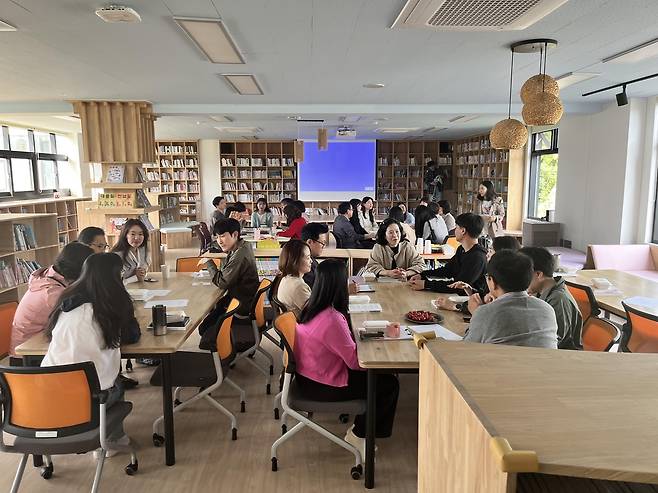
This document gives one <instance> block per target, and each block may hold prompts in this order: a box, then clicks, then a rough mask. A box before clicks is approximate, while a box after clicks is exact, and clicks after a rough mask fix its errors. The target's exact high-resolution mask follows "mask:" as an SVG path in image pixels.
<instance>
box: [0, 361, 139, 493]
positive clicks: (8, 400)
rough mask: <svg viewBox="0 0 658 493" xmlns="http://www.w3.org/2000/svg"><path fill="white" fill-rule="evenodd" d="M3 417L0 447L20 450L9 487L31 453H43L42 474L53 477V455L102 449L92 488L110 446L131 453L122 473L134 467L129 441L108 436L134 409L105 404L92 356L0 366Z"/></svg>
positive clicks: (122, 404)
mask: <svg viewBox="0 0 658 493" xmlns="http://www.w3.org/2000/svg"><path fill="white" fill-rule="evenodd" d="M0 389H2V400H0V404H1V406H2V410H3V413H2V414H3V421H2V428H1V430H0V431H1V432H2V433H1V434H0V436H2V439H1V440H0V450H1V451H3V452H9V453H15V454H22V458H21V461H20V463H19V464H18V470H17V471H16V476H15V478H14V482H13V484H12V487H11V491H12V493H15V492H17V491H18V488H19V486H20V484H21V480H22V478H23V472H24V471H25V465H26V463H27V458H28V456H29V455H34V456H37V455H43V456H44V460H45V464H46V466H45V467H44V469H43V470H42V472H41V476H42V477H43V478H44V479H50V478H51V477H52V474H53V471H54V466H53V463H52V460H51V456H52V455H67V454H84V453H86V452H91V451H93V450H96V449H99V448H100V449H101V451H102V453H101V454H100V455H99V459H98V462H97V464H96V474H95V476H94V482H93V485H92V489H91V491H92V493H94V492H96V491H98V486H99V483H100V479H101V474H102V472H103V464H104V462H105V451H107V450H108V448H112V449H117V450H124V451H128V452H130V464H128V465H127V466H126V468H125V471H126V474H128V475H131V476H132V475H133V474H135V473H136V472H137V469H138V463H137V456H136V455H135V452H134V450H133V448H132V447H131V446H130V445H119V444H114V443H110V442H108V441H107V437H108V436H109V435H110V433H111V432H112V431H114V430H116V429H117V428H118V427H120V426H121V424H122V423H123V420H124V419H125V418H126V416H128V414H129V413H130V411H131V410H132V403H130V402H125V401H120V402H117V403H115V404H114V405H113V406H112V407H110V408H109V409H106V404H105V403H106V399H107V396H108V393H107V391H101V389H100V384H99V383H98V375H97V373H96V368H95V366H94V364H93V363H92V362H90V361H87V362H84V363H75V364H72V365H62V366H49V367H43V368H41V367H6V366H0Z"/></svg>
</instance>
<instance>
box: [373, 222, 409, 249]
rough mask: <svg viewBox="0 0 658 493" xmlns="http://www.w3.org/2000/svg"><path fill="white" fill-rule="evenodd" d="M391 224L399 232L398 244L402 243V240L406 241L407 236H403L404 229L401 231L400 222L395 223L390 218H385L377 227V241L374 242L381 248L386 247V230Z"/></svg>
mask: <svg viewBox="0 0 658 493" xmlns="http://www.w3.org/2000/svg"><path fill="white" fill-rule="evenodd" d="M391 224H395V225H396V226H397V227H398V229H399V230H400V243H402V242H403V241H404V240H406V239H407V235H405V234H404V229H402V225H401V224H400V222H399V221H396V220H395V219H393V218H392V217H387V218H386V219H384V220H383V221H382V223H381V224H380V225H379V229H378V230H377V239H376V240H375V241H376V242H377V243H379V244H380V245H382V246H383V245H388V240H386V230H387V229H388V227H389V226H390V225H391Z"/></svg>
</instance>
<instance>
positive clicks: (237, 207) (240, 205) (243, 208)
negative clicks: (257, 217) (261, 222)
mask: <svg viewBox="0 0 658 493" xmlns="http://www.w3.org/2000/svg"><path fill="white" fill-rule="evenodd" d="M233 209H234V210H236V211H238V212H247V206H246V205H244V204H243V203H242V202H240V201H238V202H236V203H235V204H233Z"/></svg>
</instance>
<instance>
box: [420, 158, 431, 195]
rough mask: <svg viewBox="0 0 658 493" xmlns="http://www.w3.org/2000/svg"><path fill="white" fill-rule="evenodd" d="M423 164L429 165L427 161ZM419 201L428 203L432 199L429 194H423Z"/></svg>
mask: <svg viewBox="0 0 658 493" xmlns="http://www.w3.org/2000/svg"><path fill="white" fill-rule="evenodd" d="M425 166H429V163H427V164H426V165H425ZM420 201H421V202H427V203H428V204H429V203H430V202H431V201H432V199H430V196H429V195H423V196H422V197H421V198H420Z"/></svg>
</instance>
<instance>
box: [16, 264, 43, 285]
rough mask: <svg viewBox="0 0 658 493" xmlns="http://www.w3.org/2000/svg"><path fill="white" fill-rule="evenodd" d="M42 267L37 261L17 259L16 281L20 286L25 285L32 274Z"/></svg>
mask: <svg viewBox="0 0 658 493" xmlns="http://www.w3.org/2000/svg"><path fill="white" fill-rule="evenodd" d="M40 268H41V265H40V264H39V262H37V261H35V260H25V259H22V258H18V259H16V279H17V280H18V284H23V283H25V282H27V281H28V280H29V279H30V274H32V273H33V272H34V271H35V270H37V269H40Z"/></svg>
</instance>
